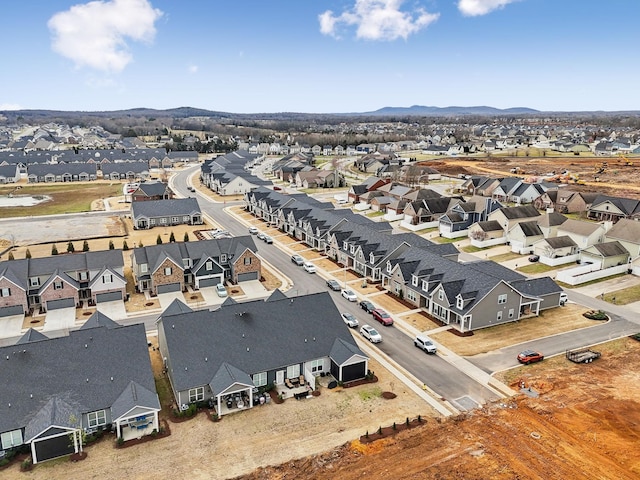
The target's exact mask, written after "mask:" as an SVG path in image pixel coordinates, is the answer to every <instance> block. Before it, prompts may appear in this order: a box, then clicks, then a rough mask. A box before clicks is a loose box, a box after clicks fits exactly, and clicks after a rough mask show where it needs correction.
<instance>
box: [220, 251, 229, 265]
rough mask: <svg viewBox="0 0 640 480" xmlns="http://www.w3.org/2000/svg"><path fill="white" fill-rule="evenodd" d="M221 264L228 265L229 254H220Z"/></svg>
mask: <svg viewBox="0 0 640 480" xmlns="http://www.w3.org/2000/svg"><path fill="white" fill-rule="evenodd" d="M220 262H221V263H227V254H226V253H221V254H220Z"/></svg>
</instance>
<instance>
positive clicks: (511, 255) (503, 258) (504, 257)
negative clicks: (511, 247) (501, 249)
mask: <svg viewBox="0 0 640 480" xmlns="http://www.w3.org/2000/svg"><path fill="white" fill-rule="evenodd" d="M516 258H522V255H519V254H517V253H515V252H508V253H502V254H500V255H493V256H492V257H489V259H490V260H492V261H494V262H507V261H509V260H515V259H516Z"/></svg>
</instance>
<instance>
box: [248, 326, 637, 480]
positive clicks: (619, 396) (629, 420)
mask: <svg viewBox="0 0 640 480" xmlns="http://www.w3.org/2000/svg"><path fill="white" fill-rule="evenodd" d="M601 350H602V352H603V357H602V358H601V359H600V360H598V361H597V362H596V363H592V364H589V365H582V364H581V365H576V364H572V363H570V362H568V361H567V360H566V359H564V357H558V358H554V359H551V360H549V361H544V362H542V363H539V364H535V365H532V366H528V367H522V368H519V369H515V370H513V371H510V372H509V373H508V374H507V375H506V376H505V377H504V380H506V381H508V382H509V383H510V384H511V385H512V386H514V387H515V386H517V385H518V384H519V383H520V381H525V384H526V387H527V388H528V387H529V386H530V387H531V388H532V389H533V390H535V391H538V392H540V396H539V397H538V398H529V397H528V396H526V395H519V396H517V397H514V398H513V399H511V400H509V401H504V402H498V403H495V404H492V405H489V406H487V407H485V408H483V409H481V410H475V411H473V412H471V413H468V414H466V415H461V416H459V417H456V418H451V419H448V420H445V421H443V422H441V423H438V422H434V421H428V422H426V425H425V426H423V427H418V428H416V429H412V430H408V431H406V432H401V433H399V434H397V436H395V437H389V438H386V439H383V440H379V441H376V442H374V443H371V444H364V445H363V444H361V443H360V442H359V441H358V440H356V441H353V442H350V443H347V444H345V445H342V446H340V447H338V448H335V449H332V450H329V451H327V452H325V453H324V454H322V455H316V456H311V457H306V458H303V459H300V460H297V461H295V462H289V463H286V464H283V465H280V466H277V467H268V468H262V469H259V470H257V471H255V472H253V473H252V474H250V475H246V476H244V477H241V478H242V479H244V480H259V479H260V480H262V479H285V478H296V479H298V480H300V479H302V480H304V479H336V478H339V479H341V480H350V479H361V478H367V479H373V480H377V479H381V480H382V479H385V480H386V479H388V478H416V479H417V478H424V479H452V478H457V479H458V478H459V479H489V478H490V479H505V480H507V479H515V478H517V479H563V480H564V479H574V478H599V479H617V480H619V479H629V480H631V479H637V478H640V456H639V455H638V445H639V444H640V443H639V442H640V404H639V403H638V400H637V398H638V395H639V394H640V373H639V372H640V343H639V342H637V341H635V340H631V339H623V340H619V341H615V342H611V343H610V344H608V345H606V346H603V348H602V349H601Z"/></svg>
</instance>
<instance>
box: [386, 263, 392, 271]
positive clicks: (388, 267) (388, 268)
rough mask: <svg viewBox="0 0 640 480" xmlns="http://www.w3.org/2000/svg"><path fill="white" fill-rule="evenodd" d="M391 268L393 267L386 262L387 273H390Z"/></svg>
mask: <svg viewBox="0 0 640 480" xmlns="http://www.w3.org/2000/svg"><path fill="white" fill-rule="evenodd" d="M392 268H393V265H391V262H387V273H391V269H392Z"/></svg>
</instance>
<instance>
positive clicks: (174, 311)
mask: <svg viewBox="0 0 640 480" xmlns="http://www.w3.org/2000/svg"><path fill="white" fill-rule="evenodd" d="M190 312H193V309H192V308H191V307H189V306H188V305H187V304H185V303H184V302H181V301H180V300H178V299H177V298H176V299H174V300H173V301H172V302H171V303H170V304H169V306H168V307H167V308H165V309H164V312H162V315H163V316H165V317H169V316H171V315H180V314H183V313H190Z"/></svg>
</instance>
